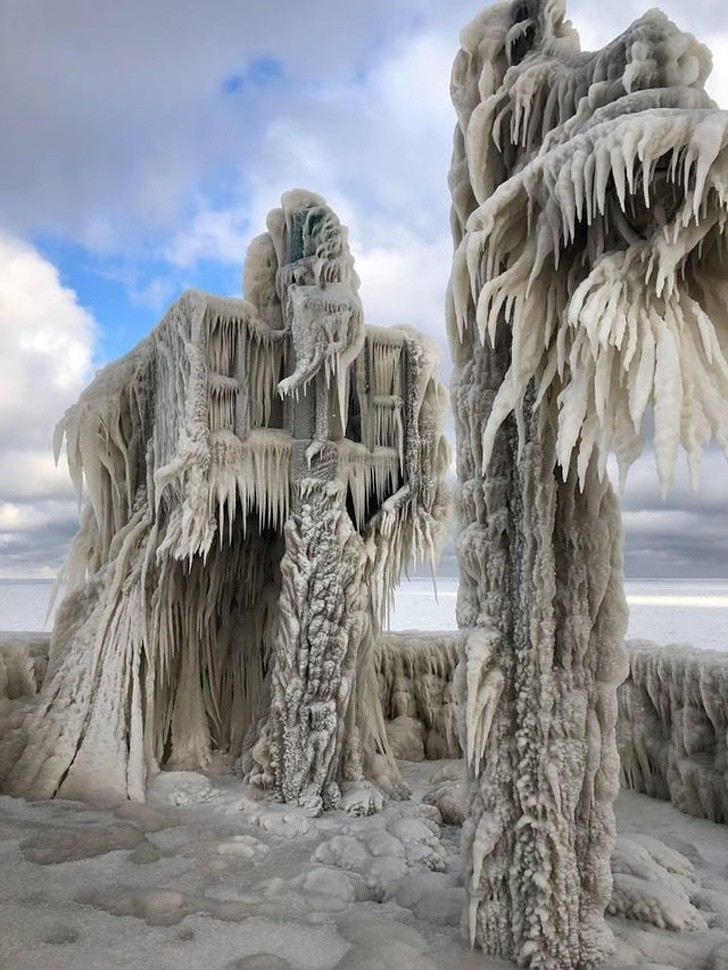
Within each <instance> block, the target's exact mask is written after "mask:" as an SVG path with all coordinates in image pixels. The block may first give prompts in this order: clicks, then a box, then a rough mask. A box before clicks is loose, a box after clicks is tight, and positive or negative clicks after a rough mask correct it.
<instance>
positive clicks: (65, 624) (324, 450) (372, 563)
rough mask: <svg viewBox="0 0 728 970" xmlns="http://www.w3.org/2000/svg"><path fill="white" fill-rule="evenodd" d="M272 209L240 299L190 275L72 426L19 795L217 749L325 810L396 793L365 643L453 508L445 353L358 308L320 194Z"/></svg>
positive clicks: (99, 787) (86, 789)
mask: <svg viewBox="0 0 728 970" xmlns="http://www.w3.org/2000/svg"><path fill="white" fill-rule="evenodd" d="M267 224H268V232H266V233H264V234H263V235H262V236H259V237H258V238H257V239H255V240H254V241H253V243H252V244H251V246H250V249H249V251H248V255H247V260H246V266H245V274H244V285H245V294H246V299H245V300H234V299H221V298H219V297H214V296H208V295H206V294H202V293H196V292H188V293H186V294H184V295H183V296H182V297H181V298H180V299H179V300H178V301H177V302H176V303H175V304H174V305H173V306H172V307H171V308H170V309H169V311H168V312H167V314H166V316H165V317H164V319H163V320H162V322H161V323H160V324H159V326H158V327H157V328H156V329H155V330H154V331H153V332H152V333H151V334H150V336H149V337H148V338H147V339H146V340H144V341H142V343H140V344H139V345H138V346H137V347H136V348H135V349H134V350H132V351H131V353H130V354H128V355H127V356H126V357H124V358H123V359H121V360H119V361H116V362H115V363H113V364H110V365H109V366H108V367H106V368H105V369H104V370H102V371H101V372H100V373H99V374H98V375H97V377H96V379H95V380H94V381H93V383H92V384H91V385H90V386H89V388H87V390H86V391H85V392H84V393H83V395H82V396H81V398H80V400H79V402H78V403H77V404H76V405H75V406H74V407H72V408H71V409H70V410H69V411H68V412H67V414H66V416H65V418H64V419H63V421H62V422H61V423H60V425H59V428H58V433H57V441H56V446H57V449H60V447H61V445H62V443H63V439H64V438H65V442H66V448H67V452H68V461H69V468H70V472H71V477H72V479H73V481H74V483H75V486H76V490H77V493H78V496H79V501H81V500H82V499H83V497H84V493H85V496H86V501H85V504H84V505H83V510H82V514H81V526H80V529H79V532H78V534H77V536H76V538H75V540H74V542H73V544H72V547H71V551H70V554H69V557H68V562H67V564H66V567H65V575H64V579H65V582H66V586H67V589H68V590H69V592H68V594H67V596H66V598H65V600H64V601H63V603H62V604H61V606H60V607H59V609H58V612H57V615H56V623H55V627H54V631H53V636H52V640H51V649H50V666H49V672H48V676H47V677H46V680H45V682H44V685H43V690H42V692H41V696H40V698H39V700H38V703H37V705H36V707H35V710H34V712H33V713H31V715H30V716H29V717H28V718H27V719H26V721H25V724H24V737H25V736H27V745H26V746H25V747H24V750H23V751H22V755H21V756H20V758H19V760H18V761H17V764H16V765H15V766H14V768H13V769H12V770H11V771H10V773H9V776H8V778H7V779H6V786H7V788H8V790H10V791H13V792H18V793H24V794H31V795H34V796H38V797H51V796H54V795H58V794H60V795H63V796H66V797H89V796H93V797H94V798H97V799H101V798H105V799H110V800H115V799H116V800H118V799H124V798H131V799H138V800H143V798H144V792H145V786H146V783H147V779H148V777H149V776H150V775H153V774H154V773H156V772H157V771H158V770H159V768H160V766H162V765H166V766H170V767H177V768H190V769H197V768H200V767H204V766H205V765H206V764H207V762H208V760H209V758H210V756H211V753H212V752H213V751H218V752H221V753H223V754H225V755H227V756H228V757H229V759H230V761H231V762H232V761H233V760H235V759H240V758H241V756H242V767H243V768H244V770H245V771H246V772H247V773H248V775H249V777H250V779H251V780H252V781H253V782H255V783H257V784H259V785H261V786H262V787H265V788H272V789H274V790H275V791H276V793H277V794H278V795H279V797H281V798H284V799H286V800H293V801H299V802H301V803H302V804H305V805H306V806H307V807H308V808H309V809H310V810H311V811H314V812H315V811H320V810H321V808H322V807H324V806H325V805H328V804H333V803H335V802H336V800H337V799H338V796H339V786H340V784H341V783H342V782H350V781H356V780H359V779H362V778H364V777H369V778H371V777H376V779H377V780H378V781H379V782H380V784H381V785H382V786H383V787H385V788H388V789H389V790H394V789H395V788H396V786H397V777H396V775H397V773H396V768H395V766H394V763H393V761H392V759H391V757H390V754H389V750H388V745H387V739H386V732H385V729H384V722H383V717H382V712H381V708H380V707H379V703H378V701H379V694H378V690H377V684H376V674H375V670H374V665H373V650H374V638H375V636H376V634H377V632H378V630H379V626H380V623H381V619H382V617H383V616H384V615H386V611H387V609H388V605H389V601H390V598H391V594H392V589H393V586H394V584H395V583H396V582H397V580H398V579H399V575H400V571H401V569H402V568H403V567H404V565H405V564H406V563H407V562H408V561H409V560H411V559H413V558H415V559H419V560H420V561H421V560H430V561H433V562H434V556H435V551H436V546H437V543H438V540H439V537H440V534H441V532H442V528H443V523H444V520H445V517H446V515H447V510H448V495H447V490H446V488H445V487H444V485H443V484H442V481H441V475H442V472H443V471H444V469H445V468H446V466H447V463H448V453H447V445H446V442H445V440H444V438H443V435H442V425H443V420H444V413H445V409H446V405H447V394H446V392H445V391H444V390H443V389H442V388H441V387H440V385H439V382H438V379H437V372H438V366H439V356H438V352H437V348H436V347H435V346H434V344H433V342H432V341H429V340H427V339H426V338H424V337H422V336H421V335H419V334H417V333H416V332H414V331H412V330H410V329H408V328H401V329H392V330H382V329H380V328H365V327H364V320H363V312H362V307H361V302H360V300H359V297H358V292H357V291H358V285H359V281H358V278H357V277H356V274H355V272H354V269H353V259H352V257H351V254H350V251H349V247H348V242H347V232H346V229H345V227H343V226H342V225H341V224H340V222H339V220H338V218H337V217H336V215H335V214H334V213H333V212H332V211H331V209H330V208H329V207H328V206H327V205H326V204H325V202H324V200H323V199H321V198H320V197H318V196H315V195H313V194H312V193H307V192H303V191H294V192H291V193H287V194H286V195H285V196H284V197H283V199H282V207H281V208H280V209H276V210H274V211H273V212H271V213H270V215H269V217H268V223H267ZM23 741H24V738H23Z"/></svg>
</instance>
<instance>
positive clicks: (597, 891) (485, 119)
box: [448, 0, 728, 970]
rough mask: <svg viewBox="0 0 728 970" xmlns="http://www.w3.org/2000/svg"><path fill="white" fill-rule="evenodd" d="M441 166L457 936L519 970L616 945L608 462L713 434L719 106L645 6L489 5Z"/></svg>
mask: <svg viewBox="0 0 728 970" xmlns="http://www.w3.org/2000/svg"><path fill="white" fill-rule="evenodd" d="M461 44H462V50H461V51H460V53H459V55H458V57H457V59H456V61H455V65H454V69H453V78H452V94H453V101H454V104H455V107H456V110H457V115H458V125H457V128H456V132H455V145H454V153H453V163H452V168H451V174H450V186H451V191H452V199H453V209H452V228H453V236H454V242H455V256H454V260H453V272H452V277H451V287H450V294H449V299H448V325H449V331H450V335H451V343H452V347H453V354H454V358H455V364H456V368H455V374H454V382H453V406H454V411H455V420H456V434H457V444H458V454H457V459H458V478H459V480H460V498H459V505H458V512H459V517H460V529H461V531H460V536H459V540H458V552H459V559H460V567H461V585H460V593H459V600H458V621H459V623H460V625H461V626H463V627H476V628H480V629H482V635H481V636H479V637H473V636H471V637H469V638H468V641H467V643H466V663H465V682H464V683H465V692H466V695H465V697H466V699H465V712H466V713H465V725H466V728H467V738H466V754H467V760H468V764H469V770H470V772H471V775H470V777H471V802H470V809H469V811H470V818H469V819H468V824H467V826H466V830H465V839H466V848H467V853H468V858H469V873H468V877H469V881H468V891H469V900H470V904H469V923H470V933H471V938H472V940H473V942H474V943H478V944H479V945H480V946H482V947H483V948H484V949H486V950H487V951H488V952H489V953H492V954H494V955H498V956H502V957H506V958H508V959H511V960H514V961H515V962H517V963H518V964H519V965H521V966H524V967H536V966H538V967H544V968H572V967H579V968H582V970H583V968H588V967H592V966H596V965H597V964H599V963H600V962H602V961H603V959H604V958H605V956H606V955H607V953H608V952H609V949H610V946H611V941H610V933H609V932H608V930H607V928H606V924H605V922H604V910H605V907H606V905H607V903H608V902H609V899H610V895H611V876H610V871H609V857H610V854H611V851H612V845H613V841H614V818H613V810H612V803H613V800H614V798H615V795H616V792H617V788H618V774H619V761H618V757H617V750H616V741H615V728H616V719H617V700H616V689H617V685H618V684H619V683H620V681H621V680H622V679H623V678H624V677H625V676H626V673H627V665H626V657H625V655H624V651H623V646H622V641H623V635H624V632H625V627H626V606H625V600H624V594H623V589H622V550H621V542H622V537H621V516H620V511H619V507H618V503H617V501H616V498H615V496H614V494H613V492H612V489H611V487H610V485H609V482H608V479H607V477H606V475H605V469H606V462H607V458H608V456H609V455H610V454H612V453H614V454H616V457H617V460H618V462H619V465H620V469H621V471H622V474H623V475H624V474H625V473H626V470H627V469H628V467H629V465H630V464H631V463H632V462H633V461H634V460H635V458H636V457H637V456H638V455H639V453H640V452H641V450H642V446H643V422H644V417H645V414H646V412H647V410H648V408H651V409H652V411H653V414H654V424H655V442H654V444H655V453H656V459H657V471H658V474H659V477H660V480H661V482H662V485H663V488H667V487H669V485H670V482H671V479H672V471H673V466H674V462H675V459H676V455H677V452H678V449H679V447H680V446H681V445H682V446H683V447H684V449H685V451H686V452H687V455H688V458H689V460H690V462H691V464H692V465H693V467H694V466H695V465H696V463H697V461H698V459H699V457H700V453H701V450H702V449H703V447H704V446H705V444H706V443H707V442H708V441H709V440H710V438H711V437H712V436H715V437H716V438H717V440H718V441H719V442H720V443H721V444H722V445H723V446H725V445H726V443H727V442H728V437H727V436H726V430H728V395H727V393H726V392H727V391H728V364H727V363H726V357H725V349H726V340H727V339H728V332H727V329H726V322H727V319H728V316H727V314H726V296H728V273H727V272H726V269H727V268H728V261H727V259H726V246H725V236H724V228H725V223H726V213H727V212H728V209H727V208H726V204H727V203H728V196H727V195H726V185H728V182H727V181H726V176H727V175H728V151H726V147H725V146H726V143H727V142H728V138H727V137H726V132H727V131H728V116H727V115H726V114H724V113H723V112H720V111H718V110H717V109H716V108H715V106H714V105H713V103H712V102H711V101H710V99H709V98H708V97H707V95H706V94H705V93H704V91H703V83H704V81H705V78H706V76H707V74H708V71H709V69H710V55H709V53H708V51H707V50H706V49H705V48H704V47H703V46H701V45H700V44H698V43H697V42H696V41H695V40H694V39H693V38H692V37H690V36H688V35H686V34H683V33H682V32H680V31H679V30H678V29H677V28H676V27H675V26H674V25H673V24H671V23H670V22H669V21H668V20H667V18H666V17H664V15H662V14H661V13H659V12H658V11H651V12H650V13H648V14H646V15H645V16H644V17H643V18H642V19H641V20H639V21H637V22H636V23H635V24H633V25H632V27H630V28H629V30H628V31H627V32H626V33H625V34H624V35H622V36H621V37H619V38H618V39H617V40H616V41H614V42H613V43H612V44H610V45H608V46H607V47H606V48H605V49H604V50H602V51H598V52H596V53H593V54H587V53H581V51H580V49H579V42H578V37H577V35H576V33H575V32H574V31H573V29H572V28H571V27H570V25H569V23H568V22H567V21H566V20H565V19H564V4H563V2H561V0H517V2H515V0H514V2H513V3H501V4H498V5H496V6H493V7H491V8H489V9H487V10H486V11H484V12H483V13H482V14H481V15H480V16H479V17H477V18H476V19H475V20H474V21H473V22H472V23H471V24H470V25H468V26H467V27H466V28H465V30H464V31H463V33H462V35H461Z"/></svg>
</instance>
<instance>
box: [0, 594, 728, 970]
mask: <svg viewBox="0 0 728 970" xmlns="http://www.w3.org/2000/svg"><path fill="white" fill-rule="evenodd" d="M439 585H440V601H439V604H436V603H435V602H434V600H433V599H432V597H431V594H430V591H429V586H428V584H427V583H426V582H425V581H420V580H414V581H412V582H411V583H408V584H406V585H405V586H404V587H403V588H402V590H401V591H400V593H399V597H398V601H397V606H396V609H395V612H394V615H393V617H392V626H393V628H395V629H396V628H402V627H409V628H420V629H422V628H425V629H427V628H432V629H437V628H440V629H443V628H447V627H448V626H449V627H454V605H455V591H456V588H455V582H454V580H442V581H441V582H440V584H439ZM49 590H50V586H49V585H48V584H43V583H35V584H19V583H14V584H12V583H2V584H0V628H5V629H10V628H12V627H13V626H15V628H16V629H17V628H20V629H23V627H24V628H25V629H39V628H40V627H41V625H42V622H41V621H42V617H43V614H44V613H45V610H46V608H47V599H48V592H49ZM629 594H630V599H631V600H632V628H631V632H632V633H633V634H634V635H647V636H649V637H651V638H653V639H655V640H662V641H663V642H667V641H669V640H678V639H682V640H691V641H693V642H696V643H699V644H700V645H701V646H704V647H708V646H711V647H713V648H714V649H725V648H726V640H725V639H724V636H723V629H724V625H725V621H726V620H728V612H726V610H727V609H728V584H727V583H700V584H699V583H692V584H690V583H682V584H678V585H676V584H665V583H660V584H655V583H645V582H642V583H639V584H630V589H629ZM682 611H684V615H683V612H682ZM13 621H14V622H13ZM639 624H642V626H639ZM726 639H728V638H726ZM223 767H225V766H224V765H223V764H222V763H220V764H218V765H217V766H213V773H212V775H211V777H210V778H205V777H203V776H202V775H199V774H194V773H186V772H184V773H180V772H164V773H163V774H162V775H161V776H160V777H159V778H158V779H157V780H156V781H155V782H154V784H153V786H152V788H151V791H150V792H149V803H148V805H146V806H138V805H131V804H125V805H124V806H123V807H121V808H119V809H116V810H111V809H100V808H90V807H88V806H83V805H80V804H78V803H73V802H63V801H55V802H27V801H25V800H22V799H13V798H9V797H0V872H2V879H1V880H0V968H2V970H6V968H7V970H101V968H103V970H116V968H119V970H121V968H125V970H137V968H143V970H152V968H154V970H165V968H170V970H172V968H174V970H177V968H178V967H179V966H187V967H204V968H205V970H216V968H220V970H223V968H227V970H286V968H294V970H334V968H339V970H471V968H472V970H475V968H479V970H486V968H487V970H504V968H506V967H507V966H508V965H507V964H505V963H502V962H499V961H497V960H492V959H486V958H484V957H483V955H482V954H480V953H471V952H470V951H469V950H468V948H467V946H466V945H465V943H464V942H463V939H464V934H463V930H462V925H461V922H462V912H463V900H464V890H463V886H462V875H461V858H460V851H459V837H460V830H459V828H458V827H457V826H455V825H451V824H445V821H447V822H450V821H452V820H453V804H455V805H457V797H456V788H457V782H456V780H455V779H456V778H457V777H458V776H459V772H460V763H459V762H420V763H418V764H412V763H408V762H403V763H402V770H403V774H404V777H405V779H406V781H407V783H408V784H409V786H410V788H411V789H412V791H413V797H412V798H411V799H410V800H408V801H405V802H390V803H389V804H388V805H387V806H386V808H385V809H384V810H383V811H381V812H379V813H377V814H375V815H372V816H370V817H355V816H352V815H348V814H345V813H344V812H343V811H337V812H332V813H329V814H326V815H325V816H323V817H321V818H319V819H310V818H307V817H306V816H305V815H303V814H301V813H300V812H298V811H296V810H291V809H288V808H284V807H283V806H279V805H275V804H272V803H269V802H265V801H258V800H256V798H255V795H254V793H253V792H251V790H250V789H247V788H245V786H244V785H243V784H242V782H240V781H239V779H237V778H236V777H235V776H234V775H231V774H220V773H219V771H220V769H222V768H223ZM443 784H444V787H443ZM428 793H429V794H428ZM443 793H444V797H443ZM360 794H361V793H357V792H354V793H351V798H352V800H355V798H356V796H357V795H360ZM428 798H429V802H432V804H430V803H428V801H425V799H428ZM455 814H457V813H455ZM617 816H618V827H619V830H620V833H621V841H620V843H619V847H618V851H617V853H616V854H615V859H614V863H613V865H614V868H615V872H616V882H615V884H616V887H617V891H616V893H615V897H614V900H613V906H612V908H613V910H614V912H615V913H619V914H622V915H614V916H611V917H610V924H611V926H612V928H613V930H614V932H615V935H616V939H617V949H616V953H615V956H614V958H613V959H611V960H610V961H608V962H607V963H606V964H605V970H617V968H619V970H627V968H635V967H645V968H646V967H648V966H649V967H652V968H653V970H654V968H656V967H658V966H659V967H661V968H663V970H665V968H677V970H725V968H726V967H728V835H727V833H726V827H725V826H722V825H716V824H713V823H711V822H707V821H702V820H699V819H693V818H689V817H687V816H685V815H681V814H680V813H679V812H678V811H677V810H676V809H675V808H674V807H673V806H671V805H669V804H667V803H665V802H658V801H654V800H652V799H649V798H647V797H646V796H643V795H638V794H635V793H633V792H623V793H622V794H621V795H620V798H619V802H618V806H617ZM655 839H657V840H659V842H660V843H662V845H661V846H660V845H659V844H656V843H655V842H654V840H655ZM645 847H646V848H645ZM626 915H628V916H629V917H630V918H629V919H627V918H625V916H626ZM670 926H672V927H682V929H681V931H679V932H677V931H675V930H674V929H673V930H670V929H668V928H666V927H670Z"/></svg>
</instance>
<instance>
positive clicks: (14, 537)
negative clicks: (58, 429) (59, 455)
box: [0, 236, 95, 575]
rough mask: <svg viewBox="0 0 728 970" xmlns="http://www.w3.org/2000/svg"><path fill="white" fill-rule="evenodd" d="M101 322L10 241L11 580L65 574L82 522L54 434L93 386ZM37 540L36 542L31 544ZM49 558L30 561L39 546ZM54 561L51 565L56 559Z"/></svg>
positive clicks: (4, 328)
mask: <svg viewBox="0 0 728 970" xmlns="http://www.w3.org/2000/svg"><path fill="white" fill-rule="evenodd" d="M94 335H95V323H94V320H93V317H92V315H91V314H90V313H89V312H88V311H87V310H85V309H84V308H83V307H81V306H80V305H79V303H78V300H77V297H76V294H75V293H74V292H73V291H72V290H70V289H68V287H65V286H64V285H63V284H62V282H61V279H60V277H59V273H58V270H57V269H56V268H55V267H54V266H53V265H51V264H50V263H49V262H48V261H47V260H45V259H44V258H43V257H42V256H40V254H39V253H38V252H37V251H36V250H35V249H34V248H33V247H31V246H29V245H28V244H26V243H23V242H21V241H19V240H17V239H12V238H10V237H8V236H3V237H0V552H2V574H4V575H13V574H16V573H17V572H18V570H21V571H22V573H23V574H24V575H27V574H28V570H31V571H33V572H35V571H36V570H37V569H38V568H39V567H40V566H45V567H48V566H49V565H57V564H58V560H59V555H60V551H61V548H62V547H63V546H65V544H66V543H67V541H68V538H69V535H70V532H71V525H72V523H73V522H75V518H76V514H75V511H74V509H75V506H74V503H73V501H72V499H71V494H72V492H71V488H70V485H69V482H68V475H67V472H66V470H65V467H64V465H63V464H62V466H61V467H60V468H56V467H55V465H54V463H53V456H52V434H53V427H54V425H55V423H56V421H58V419H59V418H60V417H61V416H62V414H63V412H64V411H65V409H66V408H67V407H68V406H69V405H70V404H71V403H72V402H73V401H74V400H75V399H76V398H77V397H78V394H79V393H80V391H81V390H82V389H83V387H84V385H85V384H86V383H87V382H88V380H89V378H90V376H91V360H92V351H93V343H94ZM31 533H33V534H34V535H33V537H32V539H29V535H30V534H31ZM39 545H43V548H45V549H47V550H48V552H47V554H45V555H43V556H42V557H40V558H34V557H33V556H31V557H30V560H29V557H28V550H29V546H30V547H33V548H34V549H35V550H36V554H37V549H38V546H39ZM34 555H35V554H34ZM49 557H50V558H49Z"/></svg>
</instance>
